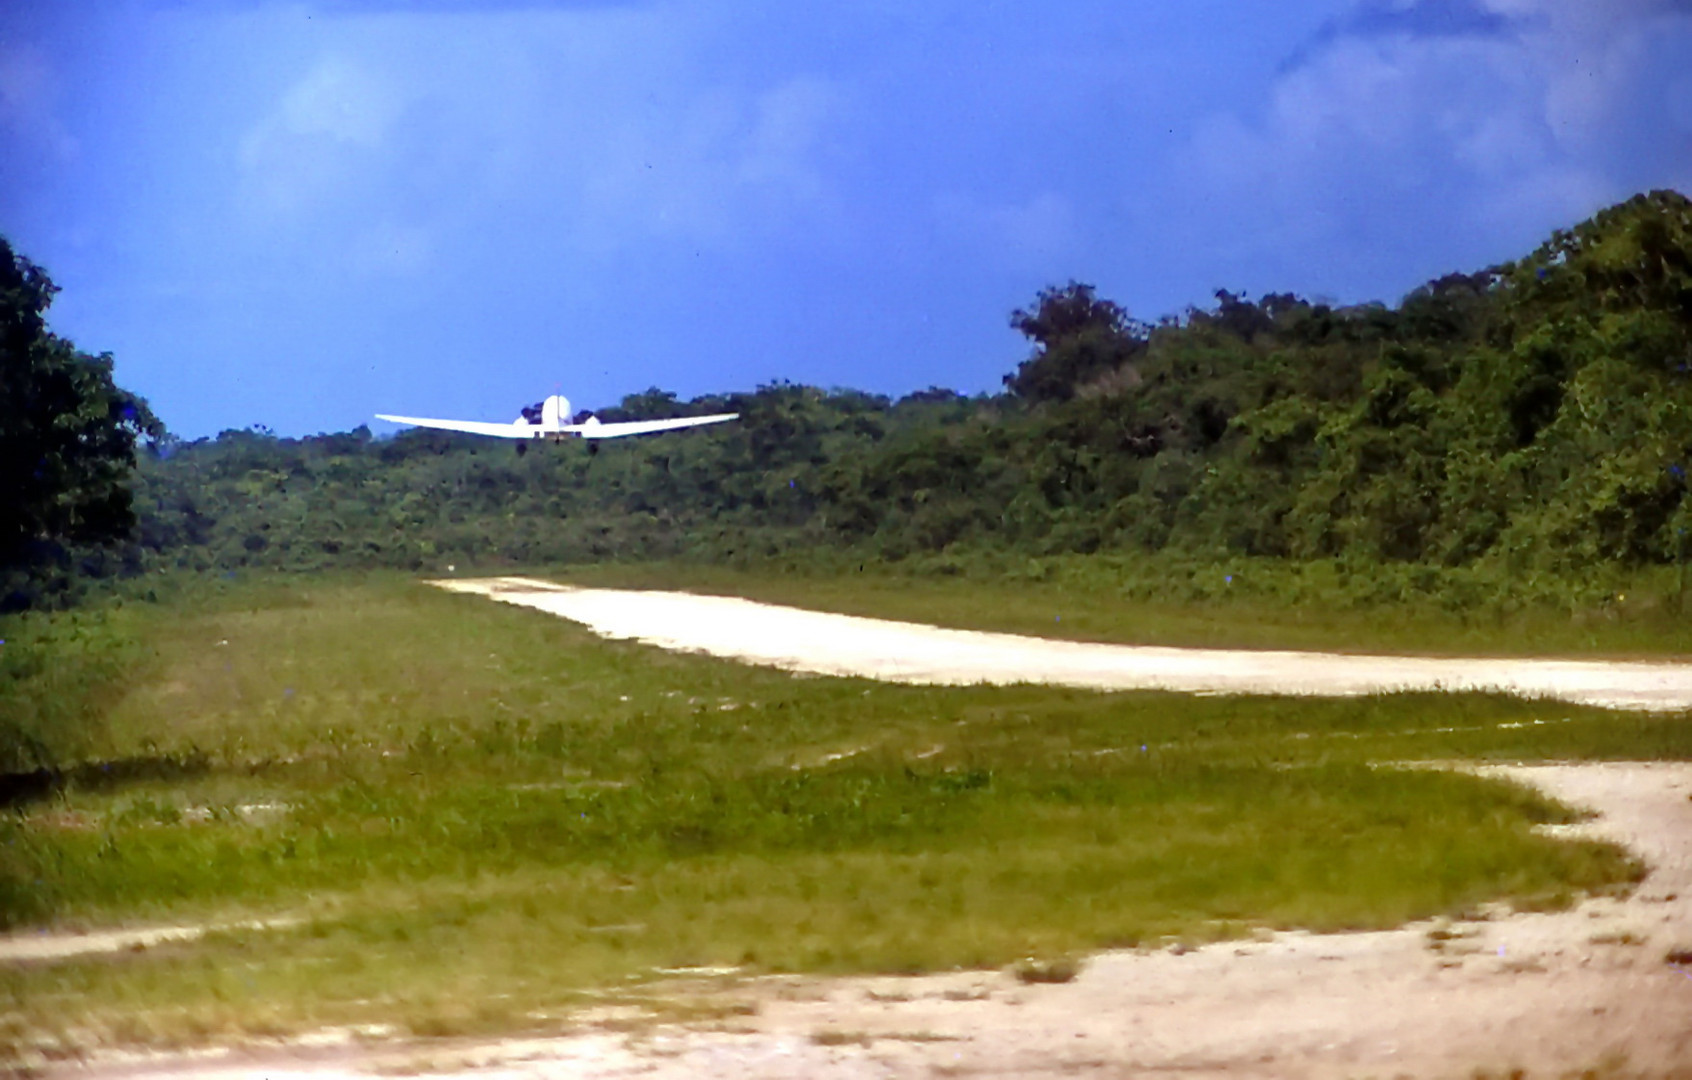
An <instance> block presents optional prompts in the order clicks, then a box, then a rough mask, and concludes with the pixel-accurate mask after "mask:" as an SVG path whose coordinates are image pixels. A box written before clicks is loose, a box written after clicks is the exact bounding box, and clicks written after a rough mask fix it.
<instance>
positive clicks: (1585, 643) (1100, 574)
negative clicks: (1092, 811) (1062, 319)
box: [546, 555, 1692, 657]
mask: <svg viewBox="0 0 1692 1080" xmlns="http://www.w3.org/2000/svg"><path fill="white" fill-rule="evenodd" d="M1612 574H1613V575H1614V579H1613V580H1607V581H1588V582H1584V583H1583V584H1582V585H1581V587H1580V588H1578V589H1577V588H1576V587H1575V586H1574V585H1572V584H1569V583H1567V582H1562V581H1544V582H1535V581H1521V582H1511V581H1498V580H1492V579H1489V578H1480V577H1478V572H1471V571H1465V570H1450V571H1440V570H1436V569H1434V568H1428V567H1395V566H1390V565H1389V566H1380V565H1376V566H1370V567H1367V568H1360V569H1357V570H1350V569H1347V568H1346V567H1344V566H1341V565H1333V564H1323V563H1309V564H1297V563H1288V562H1285V561H1284V560H1277V559H1247V558H1240V559H1235V560H1231V561H1227V562H1205V561H1193V560H1188V559H1180V558H1176V557H1171V556H1162V555H1143V556H1133V557H1117V556H1104V555H1098V556H1051V557H1045V558H1032V559H1022V560H1016V561H1012V560H1010V559H1009V558H1008V557H1005V556H998V557H994V558H987V557H985V556H982V557H979V558H977V559H975V560H973V561H972V560H969V559H959V560H954V561H945V560H941V561H940V562H938V563H936V562H934V561H932V560H931V561H930V562H928V563H914V564H912V565H910V566H903V565H902V564H893V565H889V564H885V563H875V562H868V563H864V564H851V565H847V566H844V567H834V568H814V567H810V566H808V565H806V564H804V563H792V564H784V563H778V562H774V561H771V562H765V563H753V564H751V565H749V566H741V567H732V566H723V565H694V564H688V563H639V564H614V563H613V564H598V565H591V566H567V567H561V568H555V569H554V571H553V572H552V573H550V574H548V575H546V576H553V577H556V578H557V579H558V580H562V581H569V582H573V583H577V584H582V585H598V586H607V587H616V588H637V589H684V590H689V591H693V592H708V593H720V594H724V595H733V596H744V597H748V598H750V599H754V600H764V601H767V602H769V603H777V604H792V605H794V606H797V607H808V608H814V609H817V610H822V611H837V612H841V613H844V614H849V615H865V616H872V617H879V618H889V619H903V620H908V621H911V622H923V623H933V624H936V625H941V626H950V627H959V628H965V629H974V630H1002V631H1007V632H1010V633H1018V634H1036V635H1039V636H1041V637H1051V638H1066V639H1070V640H1076V641H1107V642H1124V643H1133V644H1148V645H1189V646H1212V647H1234V648H1281V649H1289V648H1290V649H1323V650H1335V651H1341V652H1371V651H1373V652H1390V653H1408V654H1427V655H1482V656H1548V655H1566V656H1609V657H1627V656H1640V657H1667V656H1677V657H1679V656H1688V655H1692V610H1688V605H1687V602H1686V601H1685V599H1684V594H1683V590H1682V588H1681V585H1682V576H1681V573H1680V570H1679V569H1678V568H1674V567H1667V568H1663V567H1659V568H1652V569H1646V570H1637V571H1634V572H1632V573H1631V574H1623V573H1621V572H1620V571H1612Z"/></svg>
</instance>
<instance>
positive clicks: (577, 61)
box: [238, 10, 840, 266]
mask: <svg viewBox="0 0 1692 1080" xmlns="http://www.w3.org/2000/svg"><path fill="white" fill-rule="evenodd" d="M328 30H329V33H328V34H327V38H328V42H327V44H326V45H325V46H323V47H322V50H321V52H320V53H319V54H318V55H317V56H316V57H315V58H314V59H313V60H312V61H311V62H310V63H309V64H308V65H306V66H304V67H303V68H302V70H300V71H299V73H298V74H297V75H296V76H295V78H294V79H293V80H292V81H291V83H290V84H289V85H287V86H286V88H285V89H283V90H282V91H281V92H280V93H279V94H278V95H277V96H276V97H275V98H274V99H273V101H272V103H271V105H270V107H269V109H268V111H267V112H266V113H265V115H263V116H262V117H260V118H258V119H257V120H256V121H255V122H254V123H253V124H252V126H251V127H250V129H249V130H248V132H247V133H246V134H245V136H244V137H243V139H242V140H241V144H240V147H239V152H238V158H239V162H240V167H241V191H240V195H239V201H240V203H241V205H242V207H243V212H244V218H245V220H246V221H247V222H248V223H249V225H250V226H252V227H254V228H257V229H259V230H261V231H267V232H272V233H275V232H282V231H285V230H287V229H290V228H296V227H298V226H299V225H301V224H302V223H309V224H314V225H322V224H324V223H325V222H336V221H343V222H351V223H354V224H356V225H357V226H358V228H363V227H364V226H365V225H367V224H368V223H369V222H371V221H376V222H382V223H385V224H383V225H382V228H390V229H398V230H403V231H406V232H407V234H408V235H420V234H422V233H425V232H427V233H428V234H429V235H430V239H429V241H428V242H427V243H420V244H416V245H412V246H410V247H406V246H404V245H402V248H403V249H404V250H414V251H418V252H423V253H427V252H438V251H441V250H444V245H445V244H446V241H445V239H444V236H445V234H446V233H449V232H451V231H452V230H454V229H458V230H471V229H474V230H482V231H489V230H491V231H495V232H497V231H500V230H505V229H514V228H515V229H522V230H524V231H525V233H526V234H527V236H526V237H525V239H527V240H530V241H532V242H533V241H538V238H539V237H542V236H544V237H545V238H546V241H547V242H548V243H549V244H551V245H552V246H553V247H554V248H557V249H572V248H573V249H576V250H584V251H593V252H600V253H604V252H609V251H615V250H620V249H623V248H625V247H627V246H629V245H632V244H638V243H642V242H645V241H648V240H650V239H652V238H654V237H661V238H671V239H677V240H681V241H684V242H688V243H697V244H709V245H728V244H736V243H739V242H740V239H741V238H742V237H745V236H749V235H752V236H756V235H767V234H768V233H769V231H770V230H772V229H780V228H784V227H788V226H790V225H791V224H792V222H793V220H794V217H795V215H803V214H807V213H812V212H819V213H826V212H827V208H828V206H829V199H830V196H829V184H828V181H827V171H826V168H825V166H824V162H825V161H826V159H827V156H828V154H829V153H830V136H829V131H830V126H831V124H833V123H834V122H835V120H836V118H837V113H838V110H839V106H840V100H839V97H838V94H837V93H836V91H835V89H834V88H833V87H832V86H831V85H830V84H829V83H827V82H826V81H823V80H820V79H814V78H808V77H788V78H785V79H780V80H775V81H773V82H769V83H767V84H765V85H761V86H760V85H751V86H747V85H735V84H728V83H723V82H718V81H714V80H713V79H712V78H711V77H710V74H709V73H708V72H704V71H701V70H700V69H699V62H698V60H697V58H696V57H694V56H693V55H692V52H693V50H694V43H693V42H691V41H690V40H689V39H688V32H689V25H688V23H687V21H686V20H685V19H683V20H678V19H676V18H671V17H667V18H659V17H655V16H654V15H653V14H651V13H649V12H643V11H627V10H599V11H558V10H552V11H541V10H524V11H512V12H505V13H500V14H498V15H488V16H482V15H478V16H477V17H475V18H469V17H465V18H459V17H444V16H440V15H433V16H412V15H407V14H404V13H394V12H387V13H383V14H382V15H380V16H368V17H359V18H351V19H343V20H332V21H331V23H330V25H329V27H328ZM356 231H357V230H356V229H351V228H349V229H348V232H349V233H353V232H356ZM376 248H377V249H380V248H381V244H380V243H378V244H377V245H376ZM418 257H419V258H426V257H427V256H426V255H420V256H418ZM355 261H358V262H359V263H360V265H367V266H374V265H378V264H379V263H380V261H379V260H378V261H377V262H376V263H372V262H371V261H370V260H368V259H362V258H361V259H356V260H355ZM408 264H409V263H408Z"/></svg>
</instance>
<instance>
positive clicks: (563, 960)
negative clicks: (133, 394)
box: [0, 578, 1692, 1042]
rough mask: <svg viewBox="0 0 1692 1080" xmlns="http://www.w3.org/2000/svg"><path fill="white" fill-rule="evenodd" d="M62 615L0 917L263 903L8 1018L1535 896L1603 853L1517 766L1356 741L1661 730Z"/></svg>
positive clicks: (541, 996) (1384, 702)
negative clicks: (31, 785) (39, 782)
mask: <svg viewBox="0 0 1692 1080" xmlns="http://www.w3.org/2000/svg"><path fill="white" fill-rule="evenodd" d="M81 618H82V621H81V622H80V623H77V624H75V625H72V624H60V623H53V624H50V625H46V624H30V625H29V626H23V627H19V626H14V627H13V628H12V629H13V630H17V629H22V630H24V631H25V632H26V635H27V634H34V635H35V637H34V638H32V639H31V638H27V637H15V638H13V640H18V641H24V640H33V641H34V642H35V644H34V645H32V646H31V648H34V649H37V650H38V651H39V650H40V649H45V648H47V647H48V646H49V645H51V644H52V641H53V640H55V638H54V635H71V636H73V637H75V638H77V639H78V640H86V641H87V642H97V641H103V642H105V643H106V644H107V645H108V646H109V649H96V648H93V647H92V646H90V649H89V651H90V652H91V655H97V656H99V657H102V658H103V659H101V660H100V661H99V662H98V663H95V662H93V661H90V662H88V663H86V664H83V665H82V666H81V667H80V668H78V669H77V670H79V671H80V672H81V677H80V679H79V680H77V681H75V682H74V683H72V682H66V681H65V679H64V677H63V676H53V675H50V674H49V670H50V665H35V666H33V667H31V666H30V665H28V664H24V663H22V662H21V661H20V662H19V666H18V667H17V668H16V669H15V671H14V674H15V678H13V679H12V680H11V683H10V685H9V687H8V689H7V690H6V691H5V692H6V693H7V694H9V695H10V697H9V698H8V699H6V700H9V701H12V702H19V703H26V704H27V703H28V702H30V701H33V700H35V699H36V698H38V697H40V695H41V694H43V693H49V694H50V695H60V697H59V698H55V700H59V701H60V704H58V705H55V706H52V708H56V709H58V710H59V711H58V712H54V713H52V716H53V717H54V718H56V721H55V722H57V723H60V724H61V725H64V726H69V727H72V728H74V729H75V730H70V731H66V730H57V731H49V730H47V729H41V732H40V734H41V740H42V741H43V749H42V750H41V752H42V753H44V754H48V755H49V756H52V755H55V754H56V755H57V757H56V760H57V762H58V764H59V765H60V766H61V767H62V769H63V771H62V776H63V777H65V778H66V779H67V781H68V783H67V786H66V787H64V788H63V789H62V790H60V791H58V792H57V793H56V794H53V795H52V796H50V797H48V798H44V799H23V800H22V801H20V802H19V803H18V805H17V806H16V807H15V808H14V809H13V810H12V811H11V812H10V813H9V815H8V816H7V817H6V818H4V819H3V820H0V918H3V919H4V920H5V921H6V922H7V923H9V924H11V925H13V926H23V927H28V926H35V925H61V926H62V925H78V924H89V925H92V924H103V923H108V922H112V921H117V920H144V921H154V920H157V921H175V920H184V921H229V920H235V919H239V918H242V917H249V916H253V915H284V916H292V917H298V918H300V919H302V920H303V921H301V922H300V923H298V924H297V925H295V926H293V927H291V928H287V929H281V930H274V931H267V932H255V931H243V932H225V933H219V934H214V935H212V936H211V937H209V938H207V939H205V940H203V941H201V942H197V943H193V944H184V945H175V946H169V947H160V948H156V949H153V950H149V951H148V952H146V953H145V954H141V955H123V956H120V957H100V958H91V959H85V960H78V961H74V962H67V963H61V964H55V965H51V966H35V967H15V966H14V967H12V968H10V969H8V970H5V971H4V972H3V973H0V986H3V990H0V995H3V996H0V1001H3V1002H4V1003H5V1004H4V1008H5V1012H6V1015H5V1020H4V1025H5V1027H6V1028H7V1029H9V1030H10V1031H11V1032H12V1033H13V1034H12V1038H14V1039H18V1040H35V1039H40V1038H42V1037H48V1038H55V1037H59V1036H62V1037H63V1038H64V1039H65V1040H67V1041H76V1040H86V1039H89V1038H96V1039H119V1040H126V1041H166V1042H169V1041H195V1040H199V1039H205V1038H211V1037H216V1036H219V1035H221V1034H226V1033H265V1032H274V1031H285V1030H297V1029H301V1028H306V1027H312V1026H317V1025H322V1024H331V1023H385V1024H396V1023H397V1024H398V1025H400V1027H401V1028H402V1029H408V1030H411V1031H415V1032H419V1033H424V1034H443V1033H450V1032H455V1031H467V1030H484V1029H485V1030H495V1029H498V1030H509V1029H512V1028H523V1027H541V1028H546V1027H551V1026H556V1025H558V1024H560V1023H566V1022H567V1015H568V1011H569V1009H570V1008H571V1007H572V1006H573V1005H575V1004H578V1003H580V1002H581V1001H583V1000H587V997H588V995H594V994H603V993H604V992H605V991H606V989H607V988H613V987H629V986H636V985H639V984H641V983H642V982H644V981H645V980H649V979H651V978H653V977H654V975H655V972H657V971H658V970H659V969H675V968H691V967H700V966H710V967H717V966H723V967H735V968H739V969H741V970H743V971H745V972H748V973H758V972H780V971H829V972H845V971H884V972H885V971H919V970H930V969H936V968H945V967H951V966H955V965H964V966H993V965H999V964H1004V963H1006V962H1009V961H1010V960H1012V959H1015V958H1017V957H1021V956H1026V955H1030V954H1033V955H1041V956H1061V955H1066V954H1071V953H1075V952H1080V951H1084V950H1088V949H1093V948H1098V947H1101V946H1111V945H1133V944H1138V943H1148V942H1156V941H1158V940H1161V939H1164V938H1165V937H1167V936H1179V937H1185V938H1211V937H1222V936H1229V935H1234V934H1239V933H1244V932H1247V931H1249V930H1250V929H1251V928H1254V927H1261V926H1270V927H1289V926H1304V927H1310V928H1314V929H1323V930H1333V929H1346V928H1362V927H1381V926H1390V925H1395V924H1398V923H1401V922H1403V921H1405V920H1408V919H1413V918H1416V917H1421V916H1429V915H1434V914H1439V913H1451V912H1456V911H1459V910H1461V909H1463V908H1466V907H1469V906H1472V905H1474V904H1476V903H1478V902H1481V901H1484V900H1489V899H1496V898H1500V897H1515V898H1518V899H1519V900H1522V901H1523V902H1527V903H1532V904H1535V905H1542V904H1556V903H1560V902H1565V901H1566V900H1567V899H1568V898H1569V897H1570V896H1572V895H1573V894H1574V893H1576V892H1578V891H1581V890H1592V889H1604V888H1611V887H1617V886H1621V885H1625V883H1626V882H1628V881H1629V880H1631V878H1632V877H1633V876H1634V875H1635V874H1636V873H1637V868H1636V867H1635V866H1633V865H1632V864H1631V863H1630V862H1629V861H1628V859H1627V858H1626V857H1625V855H1624V854H1623V853H1622V852H1620V851H1618V850H1616V849H1615V848H1613V847H1609V846H1606V845H1599V844H1590V843H1578V844H1571V843H1564V842H1553V841H1550V840H1547V839H1544V838H1541V837H1538V836H1536V835H1533V834H1532V833H1530V832H1529V831H1528V826H1529V825H1530V824H1532V823H1534V822H1543V821H1561V820H1566V819H1567V812H1566V811H1564V810H1562V809H1560V808H1558V807H1556V806H1555V805H1552V804H1549V803H1547V802H1546V801H1545V800H1543V799H1541V798H1539V797H1537V796H1534V795H1532V794H1530V793H1527V792H1523V791H1520V790H1518V789H1515V788H1513V787H1510V786H1508V785H1504V784H1499V783H1493V782H1486V781H1481V780H1477V779H1474V778H1471V777H1465V776H1460V775H1453V774H1448V773H1439V772H1429V771H1412V770H1397V769H1379V768H1372V767H1371V766H1370V764H1369V763H1370V762H1372V761H1394V760H1405V759H1414V758H1439V759H1446V758H1452V757H1476V758H1493V757H1504V758H1511V759H1520V758H1535V757H1604V756H1615V757H1687V756H1692V725H1688V724H1687V722H1686V721H1685V720H1684V718H1679V717H1646V716H1618V715H1615V714H1607V713H1603V712H1599V711H1596V710H1581V709H1574V708H1570V707H1566V706H1562V705H1541V704H1535V703H1524V702H1518V701H1512V700H1507V699H1501V698H1489V697H1480V696H1470V697H1439V696H1432V695H1426V696H1395V697H1379V698H1366V699H1358V700H1351V701H1336V702H1314V701H1309V700H1302V699H1277V698H1267V699H1226V698H1185V697H1180V696H1176V695H1164V694H1115V695H1107V694H1092V693H1085V692H1080V691H1069V690H1057V689H1048V688H1040V687H1012V688H975V689H958V688H932V689H929V688H920V687H896V686H885V685H880V684H874V683H870V682H867V681H861V680H845V679H816V678H798V677H793V676H789V675H785V674H782V673H778V672H773V671H765V670H761V669H754V668H747V667H742V666H738V665H733V664H729V663H725V662H720V661H715V660H709V659H705V658H700V657H692V656H676V655H670V654H666V653H662V652H659V651H657V650H653V649H649V648H646V647H642V646H637V645H631V644H626V643H614V642H604V641H601V640H599V639H597V638H594V637H593V636H591V635H590V634H588V633H586V632H585V631H583V630H581V629H579V628H577V627H575V626H573V625H572V624H569V623H566V622H563V621H561V620H558V619H554V618H552V617H549V616H546V615H542V614H539V613H535V612H530V611H525V610H520V609H513V608H509V607H505V606H503V605H496V604H491V603H488V602H486V601H484V600H480V599H477V598H473V597H464V596H453V595H448V594H444V593H440V592H437V591H435V590H431V589H427V588H424V587H421V586H419V585H417V584H415V583H413V582H410V581H407V580H404V579H401V578H374V579H370V580H358V579H350V578H347V579H327V580H315V581H305V582H301V581H295V582H293V583H286V582H258V583H252V584H234V585H227V586H221V587H218V588H216V589H195V590H191V592H190V594H189V595H186V596H182V597H178V598H177V599H174V600H172V601H170V602H167V603H161V604H156V605H138V604H131V605H128V606H126V607H124V608H122V609H115V610H109V611H106V612H104V613H89V614H87V615H85V616H83V617H81ZM61 698H62V700H61ZM41 708H43V709H46V708H48V706H45V705H43V706H41ZM42 715H47V714H46V713H40V714H39V715H38V716H37V719H38V720H39V718H40V716H42ZM1535 720H1540V721H1546V722H1545V723H1543V724H1538V725H1535V724H1534V723H1533V721H1535ZM1436 729H1445V730H1436ZM54 739H57V740H58V741H57V742H53V740H54ZM48 743H52V745H47V744H48ZM3 1037H4V1035H3V1034H0V1038H3Z"/></svg>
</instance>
